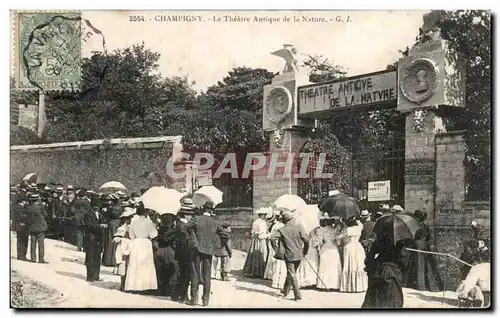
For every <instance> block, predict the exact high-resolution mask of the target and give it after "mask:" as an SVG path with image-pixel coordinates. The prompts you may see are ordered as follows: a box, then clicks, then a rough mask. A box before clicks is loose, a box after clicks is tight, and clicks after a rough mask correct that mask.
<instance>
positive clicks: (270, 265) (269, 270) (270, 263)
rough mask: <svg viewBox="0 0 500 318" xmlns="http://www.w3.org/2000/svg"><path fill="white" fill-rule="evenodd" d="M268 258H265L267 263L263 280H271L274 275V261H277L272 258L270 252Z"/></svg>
mask: <svg viewBox="0 0 500 318" xmlns="http://www.w3.org/2000/svg"><path fill="white" fill-rule="evenodd" d="M269 253H270V254H269V257H268V258H267V263H266V270H265V271H264V279H273V275H274V270H275V267H276V261H277V259H276V258H274V256H273V255H271V253H273V251H272V250H270V251H269Z"/></svg>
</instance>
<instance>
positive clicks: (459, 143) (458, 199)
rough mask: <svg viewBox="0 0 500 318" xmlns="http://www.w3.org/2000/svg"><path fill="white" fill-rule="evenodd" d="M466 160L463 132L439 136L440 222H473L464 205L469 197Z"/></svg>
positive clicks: (437, 189) (437, 144) (437, 163)
mask: <svg viewBox="0 0 500 318" xmlns="http://www.w3.org/2000/svg"><path fill="white" fill-rule="evenodd" d="M464 160H465V143H464V140H463V132H462V131H457V132H449V133H443V134H437V135H436V206H435V210H436V215H435V222H436V224H439V225H454V226H459V225H468V224H470V221H471V220H469V218H467V217H465V213H464V210H463V204H462V203H463V201H464V197H465V165H464Z"/></svg>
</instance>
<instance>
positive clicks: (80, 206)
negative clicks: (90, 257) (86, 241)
mask: <svg viewBox="0 0 500 318" xmlns="http://www.w3.org/2000/svg"><path fill="white" fill-rule="evenodd" d="M90 209H91V206H90V202H89V200H88V199H87V196H86V192H85V190H81V191H79V192H78V198H77V199H76V200H75V203H74V205H73V210H74V213H75V215H74V216H73V217H74V222H75V224H74V225H75V228H76V250H77V251H81V250H82V247H83V238H84V234H85V225H84V223H83V216H84V215H85V214H87V213H88V212H90Z"/></svg>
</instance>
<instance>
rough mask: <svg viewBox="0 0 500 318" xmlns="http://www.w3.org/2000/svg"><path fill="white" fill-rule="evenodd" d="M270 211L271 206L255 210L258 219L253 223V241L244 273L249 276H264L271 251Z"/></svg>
mask: <svg viewBox="0 0 500 318" xmlns="http://www.w3.org/2000/svg"><path fill="white" fill-rule="evenodd" d="M270 211H272V209H271V208H261V209H258V210H257V211H255V214H257V219H256V220H255V221H253V223H252V233H251V235H252V241H251V243H250V249H249V251H248V254H247V258H246V260H245V265H244V266H243V274H244V275H245V276H247V277H255V278H264V272H265V270H266V264H267V258H268V252H269V249H268V242H267V238H268V237H269V232H268V228H267V222H266V215H267V214H268V213H269V212H270Z"/></svg>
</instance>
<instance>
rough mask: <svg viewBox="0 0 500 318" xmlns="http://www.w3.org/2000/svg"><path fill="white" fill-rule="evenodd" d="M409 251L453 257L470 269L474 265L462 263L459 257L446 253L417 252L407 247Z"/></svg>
mask: <svg viewBox="0 0 500 318" xmlns="http://www.w3.org/2000/svg"><path fill="white" fill-rule="evenodd" d="M405 249H406V250H407V251H412V252H417V253H424V254H433V255H441V256H448V257H451V258H453V259H454V260H456V261H458V262H460V263H462V264H465V265H467V266H470V267H473V266H474V265H471V264H469V263H467V262H464V261H462V260H461V259H459V258H458V257H455V256H453V255H451V254H445V253H439V252H431V251H422V250H417V249H413V248H409V247H406V248H405Z"/></svg>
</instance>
